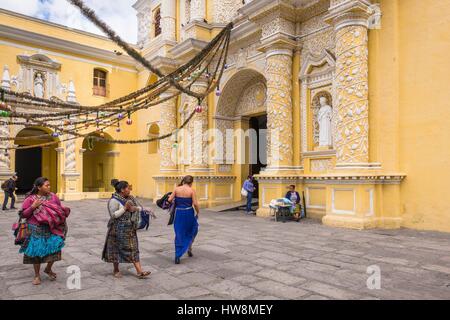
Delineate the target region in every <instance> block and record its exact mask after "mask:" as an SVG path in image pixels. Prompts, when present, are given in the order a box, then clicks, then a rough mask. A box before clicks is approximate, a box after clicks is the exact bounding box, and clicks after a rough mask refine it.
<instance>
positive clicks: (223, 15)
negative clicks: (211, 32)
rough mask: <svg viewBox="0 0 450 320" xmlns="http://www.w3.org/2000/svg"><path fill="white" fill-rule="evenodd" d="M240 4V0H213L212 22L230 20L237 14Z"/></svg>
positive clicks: (227, 21) (226, 21)
mask: <svg viewBox="0 0 450 320" xmlns="http://www.w3.org/2000/svg"><path fill="white" fill-rule="evenodd" d="M242 6H243V4H242V0H214V2H213V8H214V9H213V10H214V14H213V22H215V23H229V22H231V21H232V20H233V18H235V17H236V16H237V15H238V9H239V8H240V7H242Z"/></svg>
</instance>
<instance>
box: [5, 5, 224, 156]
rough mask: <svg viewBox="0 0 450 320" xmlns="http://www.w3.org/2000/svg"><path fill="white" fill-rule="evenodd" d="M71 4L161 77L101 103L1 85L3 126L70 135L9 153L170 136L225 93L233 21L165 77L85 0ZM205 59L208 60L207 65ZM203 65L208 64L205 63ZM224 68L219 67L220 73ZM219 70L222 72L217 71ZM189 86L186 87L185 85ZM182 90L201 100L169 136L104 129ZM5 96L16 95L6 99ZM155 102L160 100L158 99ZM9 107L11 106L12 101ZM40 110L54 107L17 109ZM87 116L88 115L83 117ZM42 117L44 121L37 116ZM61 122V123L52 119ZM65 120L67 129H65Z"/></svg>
mask: <svg viewBox="0 0 450 320" xmlns="http://www.w3.org/2000/svg"><path fill="white" fill-rule="evenodd" d="M68 1H69V2H71V3H72V4H74V5H76V6H77V7H79V8H80V10H81V12H82V13H83V14H84V15H85V16H86V17H87V18H88V19H90V20H91V21H92V22H93V23H95V24H96V25H97V26H99V27H100V28H101V29H102V30H103V31H104V32H105V33H106V34H107V35H108V36H109V37H110V39H111V40H113V41H114V42H116V43H117V44H118V45H119V46H120V47H122V48H123V49H124V50H125V51H127V53H128V54H129V55H130V56H131V57H133V58H134V59H135V60H137V61H138V62H139V63H141V64H142V65H143V66H145V67H146V68H147V69H149V70H150V71H152V72H153V73H155V74H156V75H158V76H159V80H158V81H156V82H155V83H153V84H150V85H149V86H147V87H145V88H143V89H140V90H138V91H135V92H133V93H130V94H128V95H127V96H124V97H121V98H118V99H115V100H113V101H111V102H108V103H105V104H102V105H100V106H96V107H93V106H83V105H79V104H74V103H70V102H67V103H66V102H63V101H56V100H47V99H43V98H38V97H33V96H31V95H29V94H27V93H18V92H14V91H11V90H5V89H4V88H0V94H1V97H0V98H1V103H0V117H4V118H10V119H9V120H8V121H0V125H22V126H25V127H36V126H44V127H49V128H53V129H54V130H55V132H54V133H52V134H51V136H52V137H53V138H57V137H60V136H62V135H64V134H67V138H65V139H64V140H61V141H51V142H47V143H43V144H38V145H36V144H35V145H32V146H14V147H10V146H8V147H7V148H5V152H6V153H7V150H8V149H26V148H35V147H39V146H48V145H52V144H56V143H59V142H65V141H70V140H74V139H77V138H80V137H84V138H86V137H88V138H89V139H94V140H96V141H102V142H105V143H117V144H135V143H146V142H150V141H155V140H162V139H166V138H169V137H170V136H172V135H174V134H177V133H178V131H179V130H180V129H181V128H183V127H184V126H185V125H186V124H187V123H188V122H189V121H190V120H191V119H192V118H193V116H194V115H195V113H198V112H202V111H203V110H202V106H201V103H202V101H203V100H204V98H205V97H206V96H207V95H208V94H210V93H211V92H212V91H213V90H214V89H216V95H220V88H219V83H220V80H221V78H222V76H223V72H224V70H225V69H226V68H227V64H226V57H227V56H228V47H229V42H230V35H231V29H232V24H231V23H230V24H229V25H227V26H226V27H225V28H224V29H223V30H222V31H221V32H220V33H219V34H218V35H217V36H216V37H215V38H214V39H213V40H212V41H211V42H210V43H208V44H207V46H205V48H204V49H203V50H201V52H200V53H199V54H197V55H196V56H195V57H194V58H193V59H192V60H191V61H189V62H188V63H187V64H185V65H183V66H181V67H179V68H178V69H177V70H175V71H174V72H172V73H171V74H169V75H166V76H164V75H163V74H162V73H161V72H160V71H159V70H158V69H157V68H154V67H153V66H152V65H151V64H150V63H149V62H148V61H147V60H146V59H145V58H144V57H142V56H141V55H140V54H139V53H138V52H137V51H136V50H134V49H133V48H131V47H130V46H129V45H128V44H126V43H125V42H124V41H123V40H122V39H121V38H120V37H118V36H117V35H116V34H115V33H114V31H112V30H111V29H110V28H109V27H108V26H107V25H106V24H105V23H104V22H102V21H101V20H100V19H98V17H97V16H96V15H95V12H94V11H93V10H91V9H89V8H87V7H86V6H85V5H84V3H83V2H82V1H78V0H68ZM219 52H220V58H219V59H218V61H217V60H216V56H217V54H218V53H219ZM213 61H217V64H216V66H215V68H214V69H215V70H214V72H213V73H212V74H211V73H210V72H209V70H210V67H211V64H212V63H213ZM205 62H206V64H205ZM202 65H203V67H202ZM219 68H220V71H219ZM217 74H218V75H217ZM202 75H204V76H205V78H206V79H207V84H208V85H207V89H206V90H205V92H194V91H191V86H192V85H193V84H194V83H195V82H196V81H197V80H198V79H199V78H200V77H202ZM182 84H184V85H185V87H183V85H182ZM173 86H174V87H175V88H176V89H177V90H178V91H177V92H176V93H174V94H172V95H169V96H168V97H165V98H162V99H161V98H160V95H161V94H162V93H164V92H166V91H167V90H168V89H169V88H170V87H173ZM181 93H185V94H187V95H190V96H193V97H196V98H197V99H198V105H197V106H196V107H195V108H194V110H193V111H192V113H191V114H190V116H189V117H188V118H187V119H186V120H185V121H184V122H183V124H182V125H181V126H180V127H178V128H177V129H175V130H174V131H172V132H170V133H168V134H165V135H163V136H158V137H152V138H147V139H137V140H120V139H106V138H105V137H104V134H103V130H105V129H107V128H109V127H111V126H115V125H117V129H116V131H117V132H120V121H121V120H123V119H124V113H125V114H128V119H127V124H128V125H131V124H132V120H131V114H133V113H134V112H137V111H138V110H142V109H146V108H149V107H151V106H155V105H158V104H161V103H163V102H165V101H167V100H170V99H173V98H176V97H178V96H179V95H180V94H181ZM5 94H6V95H8V96H12V97H14V98H9V97H5ZM155 100H156V101H155ZM7 103H8V104H9V105H8V104H7ZM52 107H56V108H57V110H61V109H67V110H68V111H56V112H55V111H53V110H52ZM20 108H22V109H36V108H37V109H41V108H49V109H50V111H49V113H50V114H47V113H45V114H43V113H31V112H18V111H17V109H20ZM91 113H93V114H95V113H96V117H90V114H91ZM82 117H85V119H84V120H82ZM14 118H19V119H24V120H25V122H19V121H14ZM39 118H41V119H42V120H38V119H39ZM48 121H52V122H58V121H59V122H60V124H59V125H54V124H51V123H48ZM62 124H63V125H64V126H65V127H62ZM93 124H95V125H96V127H97V130H96V131H97V133H100V135H99V136H92V133H88V134H81V133H79V131H81V130H85V129H87V128H89V127H90V126H91V125H93ZM48 137H49V134H43V135H39V136H36V135H35V136H30V137H16V138H12V137H0V141H9V140H17V141H22V140H31V139H36V138H48Z"/></svg>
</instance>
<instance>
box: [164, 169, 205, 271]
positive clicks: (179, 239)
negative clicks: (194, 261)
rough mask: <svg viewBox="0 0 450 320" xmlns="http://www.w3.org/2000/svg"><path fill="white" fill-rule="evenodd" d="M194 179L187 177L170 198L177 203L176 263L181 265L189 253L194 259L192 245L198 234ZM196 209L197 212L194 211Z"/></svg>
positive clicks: (175, 225)
mask: <svg viewBox="0 0 450 320" xmlns="http://www.w3.org/2000/svg"><path fill="white" fill-rule="evenodd" d="M193 182H194V178H193V177H192V176H186V177H184V178H183V180H182V181H181V183H180V184H179V185H178V186H177V187H176V188H175V190H174V191H173V192H172V194H171V195H170V197H169V202H171V203H172V202H173V201H175V218H174V223H173V225H174V230H175V263H176V264H179V263H180V259H181V257H182V256H183V255H184V254H185V253H186V251H187V253H188V255H189V257H192V256H193V254H192V243H193V242H194V239H195V237H196V236H197V233H198V222H197V220H198V214H199V213H200V208H199V206H198V201H197V196H196V194H195V190H194V189H192V183H193ZM194 209H195V211H194Z"/></svg>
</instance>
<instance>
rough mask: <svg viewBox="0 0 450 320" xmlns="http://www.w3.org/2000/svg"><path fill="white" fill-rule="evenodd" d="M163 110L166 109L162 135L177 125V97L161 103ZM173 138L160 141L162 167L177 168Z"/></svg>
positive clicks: (162, 118) (161, 121)
mask: <svg viewBox="0 0 450 320" xmlns="http://www.w3.org/2000/svg"><path fill="white" fill-rule="evenodd" d="M161 110H164V112H163V115H162V117H161V120H160V135H165V134H168V133H170V132H172V131H174V130H175V129H176V127H177V114H176V99H175V98H174V99H171V100H168V101H165V102H163V103H161ZM173 140H174V139H173V138H170V139H163V140H161V141H160V150H159V151H160V155H161V159H160V167H161V169H176V167H177V164H176V163H175V162H174V161H173V159H172V151H173V143H174V141H173Z"/></svg>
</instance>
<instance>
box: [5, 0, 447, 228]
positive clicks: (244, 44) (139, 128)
mask: <svg viewBox="0 0 450 320" xmlns="http://www.w3.org/2000/svg"><path fill="white" fill-rule="evenodd" d="M134 8H135V10H136V12H137V17H138V26H137V28H138V30H139V36H138V43H137V45H135V48H136V49H138V50H139V52H140V53H141V54H142V55H143V56H144V57H145V58H146V59H147V60H149V61H150V62H151V63H152V64H153V65H155V66H156V67H158V68H159V69H161V70H162V71H163V72H164V73H169V72H171V71H173V70H175V69H176V68H178V67H179V66H181V65H183V64H185V63H186V62H188V61H189V60H190V59H192V58H193V57H194V56H195V55H196V54H198V53H199V52H200V51H201V50H202V49H203V48H204V47H205V46H206V44H207V43H208V42H209V41H210V40H211V39H212V38H214V36H215V35H217V34H218V33H219V32H220V30H221V29H222V28H223V27H224V26H225V25H227V24H228V23H229V22H230V21H233V23H234V27H233V31H232V33H231V42H230V46H229V51H228V58H227V68H226V70H225V73H224V77H223V79H222V81H221V82H220V84H219V88H218V90H217V92H214V93H211V94H210V95H209V96H208V97H207V99H206V101H204V102H203V107H204V108H203V112H201V113H198V114H196V116H195V117H194V119H193V120H194V121H193V122H192V123H191V124H189V125H188V126H187V128H186V130H184V131H183V132H182V133H180V134H179V135H177V136H174V137H172V139H166V140H161V141H159V142H151V143H145V144H137V145H132V144H126V145H108V144H105V143H100V142H96V143H92V142H90V141H89V139H84V140H83V139H77V140H75V141H73V142H59V143H58V144H55V145H54V146H52V147H44V148H33V149H26V150H16V151H14V150H10V151H9V152H3V151H2V150H1V149H4V148H7V147H8V145H11V144H15V145H22V143H23V142H21V141H20V137H21V136H30V135H36V137H38V136H39V135H41V136H42V133H43V132H44V133H45V132H47V133H49V134H51V135H49V137H48V138H46V139H47V140H52V139H55V140H58V141H59V139H61V137H59V136H57V135H54V134H53V133H54V132H52V130H50V129H49V128H45V127H33V128H29V127H20V126H7V125H5V124H3V123H1V124H0V135H3V136H6V135H9V136H11V137H17V141H14V142H10V143H9V144H8V142H5V141H1V142H0V143H1V145H0V152H1V154H0V178H1V179H2V180H4V179H6V178H8V177H9V176H10V175H12V174H13V173H14V172H17V174H18V175H19V176H20V177H21V179H22V182H21V183H23V186H22V187H23V189H24V190H25V189H26V188H27V183H28V185H29V183H30V182H29V181H31V179H32V177H35V176H37V175H44V176H47V177H48V178H50V180H51V183H52V186H53V189H54V191H55V192H57V193H58V194H59V195H60V196H61V197H62V198H63V199H64V200H68V201H70V200H81V199H89V198H104V197H109V196H110V193H111V187H110V185H109V181H110V179H112V178H119V179H125V180H127V181H129V182H130V183H131V184H132V185H133V193H134V194H136V195H138V196H141V197H145V198H152V199H157V198H158V197H160V196H162V195H163V194H165V193H166V192H169V191H172V190H173V188H174V186H175V185H176V184H177V183H179V181H180V179H181V177H182V176H184V175H187V174H190V175H193V176H194V177H195V185H194V187H195V188H196V190H197V193H198V196H199V200H200V203H201V205H202V207H214V206H219V205H223V204H230V203H235V202H236V203H237V202H239V201H240V200H241V199H242V196H241V193H240V190H241V186H242V184H243V182H244V180H245V179H246V177H247V176H248V175H249V174H252V175H254V177H255V179H256V180H257V185H258V190H257V198H258V210H257V215H258V216H268V215H269V214H270V212H269V203H270V201H271V200H272V199H276V198H281V197H283V196H284V194H285V193H286V186H288V185H292V184H293V185H295V186H296V189H297V191H299V192H300V194H301V195H303V194H304V196H305V203H306V209H307V214H308V216H309V217H313V218H317V219H321V220H322V222H323V223H324V224H326V225H330V226H338V227H347V228H355V229H366V228H400V227H407V228H414V229H427V230H439V231H445V232H450V205H449V204H448V202H447V201H446V195H445V194H444V193H445V192H446V190H447V189H448V181H449V180H450V170H449V169H448V168H449V167H450V166H449V159H450V151H449V150H450V139H449V137H450V133H449V130H450V129H449V125H450V111H449V108H448V101H450V93H449V90H448V83H449V80H450V79H449V77H450V76H449V73H448V70H450V61H449V60H448V58H447V52H450V32H449V30H450V21H449V20H448V19H447V16H448V14H449V13H450V3H448V2H446V1H433V0H379V1H375V0H372V1H369V0H252V1H242V0H220V1H219V0H139V1H137V2H136V3H135V5H134ZM0 67H1V68H2V79H1V80H2V87H4V88H7V89H11V90H15V91H19V92H28V93H29V94H30V95H42V96H43V97H45V98H47V99H60V100H63V101H70V102H74V103H81V104H83V105H99V104H101V103H104V102H107V101H110V100H113V99H115V98H118V97H120V96H124V95H126V94H128V93H130V92H132V91H136V90H138V89H140V88H143V87H144V86H146V85H148V84H150V83H152V82H155V81H157V77H156V76H155V75H153V74H151V73H150V72H149V71H147V70H145V69H144V67H142V66H141V65H139V64H138V63H136V62H135V61H134V60H133V59H131V58H130V57H129V56H127V55H126V54H125V53H124V52H123V50H122V49H121V48H119V47H117V46H116V45H115V44H114V43H113V42H111V41H110V40H108V39H107V38H104V37H101V36H97V35H93V34H89V33H86V32H82V31H78V30H73V29H69V28H67V27H64V26H60V25H56V24H52V23H49V22H45V21H41V20H38V19H35V18H30V17H27V16H23V15H19V14H16V13H13V12H10V11H6V10H0ZM203 87H204V84H203V83H202V82H201V81H199V82H197V83H195V84H194V85H193V88H191V89H192V90H193V91H195V90H199V91H201V90H202V88H203ZM197 104H198V102H197V101H196V100H195V99H192V98H190V97H187V96H185V95H181V96H180V97H179V98H176V99H172V100H168V101H166V102H164V103H162V104H160V105H158V106H156V107H152V108H150V109H148V110H143V111H139V112H138V113H136V115H133V117H132V124H131V125H123V126H121V128H120V130H118V128H110V129H108V130H106V131H105V133H104V134H105V135H107V136H108V137H112V138H115V139H141V138H147V137H156V136H158V135H161V134H165V133H168V132H172V131H173V130H174V129H176V128H177V126H179V125H180V124H181V123H182V122H183V120H184V119H185V118H186V116H187V114H189V112H190V111H191V110H193V108H195V107H196V106H197ZM41 111H42V112H45V110H41ZM85 133H92V134H93V135H96V134H98V133H97V132H96V131H95V127H90V128H86V130H85ZM44 140H45V139H44ZM39 142H42V138H36V141H29V140H27V144H37V143H39ZM255 155H256V156H255ZM19 184H20V183H19Z"/></svg>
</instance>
